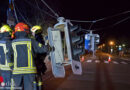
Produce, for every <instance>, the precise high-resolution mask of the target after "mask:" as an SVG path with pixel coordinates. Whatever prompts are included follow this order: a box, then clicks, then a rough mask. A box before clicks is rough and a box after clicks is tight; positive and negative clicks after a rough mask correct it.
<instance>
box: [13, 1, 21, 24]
mask: <svg viewBox="0 0 130 90" xmlns="http://www.w3.org/2000/svg"><path fill="white" fill-rule="evenodd" d="M12 3H13V7H14V14H15V18H16V21H17V23H18V22H19V20H18V17H17V13H16V10H15V4H14V0H12Z"/></svg>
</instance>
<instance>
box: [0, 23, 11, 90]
mask: <svg viewBox="0 0 130 90" xmlns="http://www.w3.org/2000/svg"><path fill="white" fill-rule="evenodd" d="M11 32H12V30H11V28H10V26H9V25H3V26H2V27H1V28H0V70H1V71H0V72H1V76H2V77H3V79H4V83H3V85H2V86H5V88H3V90H5V89H6V87H10V86H11V76H12V72H11V66H12V65H13V57H12V47H11Z"/></svg>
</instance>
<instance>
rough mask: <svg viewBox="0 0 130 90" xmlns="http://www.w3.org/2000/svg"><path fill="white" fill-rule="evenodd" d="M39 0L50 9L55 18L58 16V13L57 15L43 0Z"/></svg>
mask: <svg viewBox="0 0 130 90" xmlns="http://www.w3.org/2000/svg"><path fill="white" fill-rule="evenodd" d="M41 1H42V2H43V3H44V4H45V5H46V7H47V8H49V9H50V11H51V12H52V13H53V14H54V15H55V16H56V17H57V18H58V17H59V15H58V14H57V13H56V12H55V11H54V10H53V9H52V8H51V7H50V6H49V5H48V4H47V3H46V2H45V1H44V0H41Z"/></svg>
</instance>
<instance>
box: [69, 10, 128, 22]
mask: <svg viewBox="0 0 130 90" xmlns="http://www.w3.org/2000/svg"><path fill="white" fill-rule="evenodd" d="M127 13H130V11H125V12H122V13H118V14H115V15H112V16H108V17H104V18H101V19H96V20H92V21H83V20H70V21H72V22H82V23H91V22H95V23H96V22H99V21H103V20H106V19H110V18H113V17H116V16H119V15H122V14H127Z"/></svg>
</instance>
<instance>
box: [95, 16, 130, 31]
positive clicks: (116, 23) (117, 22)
mask: <svg viewBox="0 0 130 90" xmlns="http://www.w3.org/2000/svg"><path fill="white" fill-rule="evenodd" d="M129 18H130V17H127V18H124V19H122V20H120V21H118V22H116V23H114V24H112V25H109V26H107V27H104V28H99V29H95V30H97V31H99V30H103V29H107V28H111V27H113V26H116V25H118V24H120V23H122V22H124V21H126V20H128V19H129Z"/></svg>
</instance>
